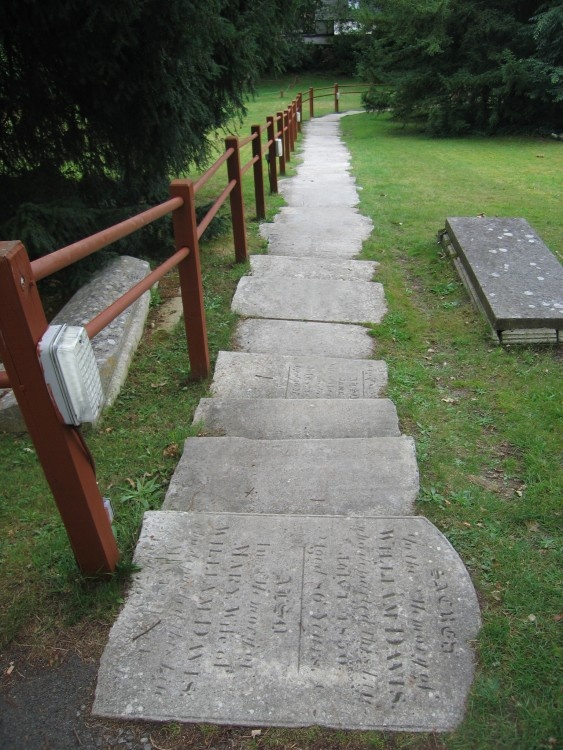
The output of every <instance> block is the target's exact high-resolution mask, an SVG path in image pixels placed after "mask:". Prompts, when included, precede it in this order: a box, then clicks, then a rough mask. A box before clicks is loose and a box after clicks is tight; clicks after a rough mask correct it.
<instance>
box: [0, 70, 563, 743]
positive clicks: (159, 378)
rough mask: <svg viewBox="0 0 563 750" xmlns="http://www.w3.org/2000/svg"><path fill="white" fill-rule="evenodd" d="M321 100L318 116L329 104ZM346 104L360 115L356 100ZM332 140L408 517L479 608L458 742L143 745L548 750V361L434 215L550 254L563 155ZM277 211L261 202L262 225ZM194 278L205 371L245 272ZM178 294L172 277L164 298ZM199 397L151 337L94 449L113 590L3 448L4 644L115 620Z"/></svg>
mask: <svg viewBox="0 0 563 750" xmlns="http://www.w3.org/2000/svg"><path fill="white" fill-rule="evenodd" d="M301 82H302V84H303V85H302V87H301V90H307V88H308V86H309V85H311V79H310V78H307V79H306V80H305V78H303V77H302V81H295V82H294V80H293V77H288V78H287V79H285V80H284V81H281V82H280V81H270V82H266V83H265V84H264V86H262V87H261V88H260V91H259V92H258V96H257V97H256V99H255V100H254V101H253V102H250V103H249V113H248V117H247V118H246V120H245V123H244V126H243V127H242V128H241V131H240V132H241V134H242V135H246V134H248V133H249V128H250V124H253V123H254V122H257V123H260V122H263V121H264V120H265V116H266V115H267V114H273V113H275V111H276V110H277V109H279V108H280V106H281V105H282V104H284V103H285V102H287V101H288V100H290V99H292V98H293V97H294V92H295V93H296V92H297V91H298V90H300V87H299V83H301ZM322 83H323V82H322V81H320V80H317V81H314V82H313V84H312V85H322ZM324 83H325V85H328V84H330V83H332V81H330V80H329V81H324ZM291 84H293V89H292V88H290V86H291ZM282 90H283V91H284V99H282V98H281V96H280V91H282ZM323 102H324V104H323V107H324V105H325V104H326V109H327V110H329V109H330V108H331V106H332V101H331V99H330V98H327V99H325V100H323ZM341 104H342V105H343V107H342V108H346V107H350V108H357V107H358V105H359V97H356V99H355V100H354V101H347V100H346V99H344V100H341ZM322 111H323V110H321V108H320V107H317V113H321V112H322ZM343 131H344V133H345V137H346V140H347V143H348V146H349V148H350V149H351V152H352V158H353V166H354V171H355V173H356V176H357V179H358V183H359V185H360V186H361V187H362V191H361V200H362V203H361V209H362V211H363V212H364V213H366V214H369V215H370V216H372V218H373V220H374V223H375V230H374V233H373V235H372V237H371V239H370V240H369V242H368V243H366V246H365V249H364V257H366V258H370V259H375V260H378V261H379V262H380V263H381V266H380V269H379V272H378V277H379V280H380V281H382V282H383V283H384V286H385V293H386V297H387V300H388V305H389V313H388V315H387V316H386V318H385V320H384V322H383V323H382V324H381V325H380V326H376V327H374V328H373V335H374V338H375V343H376V356H377V357H381V358H383V359H385V360H386V361H387V363H388V365H389V374H390V386H389V395H390V397H391V398H392V399H393V400H394V401H395V403H396V404H397V407H398V410H399V413H400V417H401V422H402V429H403V432H405V433H407V434H411V435H414V437H415V438H416V444H417V450H418V460H419V466H420V472H421V483H422V491H421V495H420V502H419V505H418V512H420V513H421V514H424V515H426V516H428V517H429V518H430V519H431V520H432V521H433V522H434V523H435V524H436V525H437V526H438V527H439V528H440V529H441V530H442V531H444V533H445V534H446V535H447V536H448V538H449V539H450V540H451V541H452V543H453V544H454V546H455V547H456V549H457V550H458V552H459V553H460V554H461V556H462V558H463V559H464V561H465V562H466V564H467V566H468V568H469V570H470V572H471V575H472V577H473V580H474V582H475V585H476V586H477V588H478V591H479V596H480V601H481V605H482V610H483V628H482V631H481V634H480V637H479V641H478V644H477V647H478V659H479V661H478V667H477V676H476V680H475V684H474V688H473V690H472V693H471V697H470V701H469V705H468V711H467V717H466V720H465V721H464V723H463V724H462V725H461V727H460V728H459V729H458V730H457V731H456V732H454V733H452V734H450V735H443V736H440V737H437V736H430V735H406V734H397V735H385V734H381V733H373V732H372V733H358V732H353V733H350V732H330V731H325V730H320V729H317V728H310V729H304V730H282V729H270V730H265V731H263V732H262V733H261V734H260V735H256V736H254V737H252V736H251V733H250V732H249V731H248V730H244V729H228V728H220V727H207V726H205V725H201V726H191V727H190V726H188V727H186V726H181V725H176V724H169V725H165V726H162V727H153V728H152V730H151V731H152V736H153V738H154V741H155V742H156V743H157V745H158V746H162V747H170V748H181V747H208V746H215V747H244V748H259V747H260V748H299V747H301V748H308V749H309V750H320V749H321V748H324V749H326V748H350V749H351V750H352V749H353V750H356V749H359V748H386V749H389V748H416V749H417V750H422V749H423V748H446V747H447V748H452V749H454V748H455V749H456V750H457V749H458V748H465V749H467V750H469V749H470V748H471V749H472V748H483V749H484V748H530V750H531V749H532V748H551V747H556V746H557V741H558V740H557V739H556V738H557V737H558V731H559V728H560V727H559V726H558V723H557V722H558V714H557V693H556V689H557V683H558V671H557V655H558V654H557V651H556V643H557V635H558V633H557V628H558V627H559V626H558V622H559V617H558V615H559V612H560V603H559V601H558V598H557V596H558V588H557V586H558V583H559V570H560V567H558V562H560V552H561V537H560V531H559V529H560V506H559V500H560V497H561V485H562V482H561V466H560V446H561V395H560V394H561V391H560V350H559V349H556V348H550V347H512V348H501V347H498V346H496V345H494V344H493V342H492V340H491V338H490V335H489V332H488V330H487V328H486V326H485V324H484V322H483V320H482V319H481V317H480V316H479V315H478V314H477V313H476V312H475V311H474V310H473V308H472V307H471V305H470V303H469V301H468V298H467V294H466V293H465V291H464V289H463V287H462V286H461V284H460V283H459V280H458V279H457V277H456V275H455V272H454V270H453V268H452V265H451V263H450V261H449V260H448V259H447V258H446V257H445V256H444V254H443V252H442V250H441V248H440V247H439V245H438V244H437V241H436V234H437V232H438V231H439V230H440V229H441V228H442V227H443V226H444V219H445V217H446V216H452V215H475V214H478V213H481V212H484V213H486V214H488V215H495V214H498V215H507V216H523V217H525V218H526V219H528V220H529V221H530V223H531V224H532V225H533V226H534V227H535V228H536V230H537V231H538V232H539V233H540V235H541V236H542V237H543V238H544V240H545V241H546V242H547V243H548V244H549V245H550V246H551V248H552V249H553V250H554V251H558V252H561V250H562V248H561V245H560V228H561V219H560V214H559V207H560V204H561V181H560V175H561V172H562V167H563V157H562V152H561V146H560V144H558V143H555V142H551V141H539V140H535V139H522V138H520V139H510V138H506V139H495V140H486V139H475V138H471V139H459V140H444V141H433V140H429V139H426V138H424V137H422V136H420V135H418V134H417V133H416V132H413V131H410V130H405V129H402V128H399V127H398V126H396V125H394V124H392V123H390V122H389V121H388V120H387V119H385V118H377V117H374V116H371V115H362V116H360V117H350V118H346V119H345V120H344V121H343ZM217 137H218V140H219V141H220V140H221V139H222V137H223V136H222V134H221V135H218V136H217ZM294 163H295V161H293V162H292V164H294ZM221 179H222V178H221V177H220V176H218V177H217V181H218V182H219V181H220V180H221ZM218 182H217V183H216V184H218ZM213 189H214V185H213V184H212V185H210V188H209V194H212V191H213ZM208 198H209V195H202V196H201V199H202V200H204V199H208ZM245 200H246V206H247V218H248V220H249V228H250V233H249V238H250V243H251V250H252V252H261V251H262V250H263V244H262V243H261V241H260V239H259V238H258V236H257V231H256V230H257V224H256V222H254V221H252V217H253V211H252V204H253V196H252V185H251V179H250V178H249V179H247V181H246V186H245ZM280 203H281V201H280V199H279V198H277V197H275V196H272V197H271V198H269V199H268V212H269V215H271V214H272V213H273V212H274V211H275V210H276V209H277V207H279V205H280ZM202 264H203V273H204V283H205V291H206V308H207V315H208V327H209V336H210V347H211V352H212V357H213V358H214V357H215V356H216V353H217V351H218V350H219V349H221V348H229V347H230V339H231V335H232V330H233V326H234V322H235V318H234V316H233V315H232V313H231V312H230V300H231V297H232V293H233V291H234V288H235V286H236V283H237V280H238V279H239V278H240V276H241V275H242V274H243V273H245V272H246V267H245V266H236V265H235V264H234V262H233V250H232V245H231V240H230V236H229V234H228V233H227V234H224V235H222V236H221V237H219V238H218V239H216V240H214V241H213V242H209V243H204V246H203V250H202ZM175 284H176V281H175V279H174V278H171V279H169V280H168V281H167V283H166V284H164V285H162V287H161V292H160V296H161V297H163V298H164V297H166V295H167V294H168V289H169V288H170V289H171V290H172V291H174V287H175ZM158 296H159V295H155V305H154V307H153V309H152V310H151V321H152V322H154V321H155V320H156V319H157V317H158V314H159V306H158ZM207 387H208V384H207V383H202V384H194V383H192V382H190V381H189V368H188V363H187V352H186V345H185V339H184V336H183V332H182V330H181V327H178V328H177V329H176V330H175V331H173V332H172V333H165V332H162V331H158V330H157V329H152V328H151V326H150V324H149V327H148V329H147V335H146V336H145V337H144V340H143V342H142V344H141V346H140V348H139V350H138V353H137V356H136V357H135V360H134V363H133V367H132V369H131V371H130V375H129V377H128V380H127V383H126V385H125V387H124V389H123V390H122V392H121V394H120V397H119V399H118V401H117V402H116V404H115V406H114V407H113V408H112V409H111V410H110V411H109V412H108V413H107V414H106V415H105V417H104V420H103V423H102V425H101V426H100V428H99V429H98V430H96V431H89V432H88V434H87V440H88V443H89V445H90V448H91V450H92V453H93V455H94V457H95V459H96V462H97V471H98V477H99V481H100V487H101V489H102V491H103V494H104V495H109V496H110V497H111V498H112V501H113V504H114V507H115V511H116V525H115V528H116V534H117V537H118V542H119V546H120V549H121V552H122V563H121V565H120V570H119V573H118V575H116V576H115V578H114V580H112V581H110V582H104V583H100V582H97V581H94V580H84V578H82V577H81V576H80V575H79V573H78V572H77V570H76V567H75V564H74V560H73V558H72V553H71V552H70V549H69V546H68V542H67V539H66V535H65V533H64V529H63V528H62V525H61V522H60V519H59V518H58V516H57V513H56V511H55V508H54V504H53V502H52V499H51V497H50V494H49V491H48V488H47V487H46V484H45V482H44V480H43V478H42V474H41V471H40V467H39V466H38V463H37V460H36V457H35V453H34V450H33V446H32V445H31V444H30V442H29V440H28V438H27V437H26V436H16V437H14V436H12V435H1V434H0V460H1V466H2V481H1V483H0V493H1V501H0V561H1V563H2V571H3V576H2V583H1V584H0V635H1V641H0V643H1V647H7V646H9V645H10V644H11V645H16V644H19V643H22V642H24V643H26V644H30V645H36V646H37V647H38V648H40V647H41V644H44V643H53V642H55V643H56V642H57V640H60V639H61V638H63V637H64V634H71V633H72V629H73V627H79V628H80V631H79V632H80V633H81V637H83V636H84V632H85V629H86V630H88V628H90V629H92V630H93V629H95V628H96V627H98V626H99V623H101V626H100V627H102V629H103V628H105V627H107V624H108V623H110V622H111V621H112V620H113V618H114V616H115V613H116V611H117V608H118V606H119V603H120V601H121V597H122V592H123V586H124V582H126V580H127V577H128V573H129V571H130V566H131V563H130V561H131V554H132V550H133V548H134V545H135V541H136V538H137V534H138V529H139V524H140V520H141V517H142V514H143V512H144V510H146V509H147V508H156V507H159V505H160V503H161V501H162V498H163V496H164V492H165V489H166V485H167V482H168V480H169V478H170V476H171V474H172V472H173V470H174V468H175V465H176V463H177V461H178V458H179V455H180V452H181V450H182V443H183V440H184V439H185V438H186V437H187V436H188V435H190V434H192V432H193V428H192V427H191V418H192V414H193V410H194V408H195V406H196V404H197V402H198V400H199V398H200V397H201V396H202V395H205V394H206V392H207ZM69 637H71V636H69Z"/></svg>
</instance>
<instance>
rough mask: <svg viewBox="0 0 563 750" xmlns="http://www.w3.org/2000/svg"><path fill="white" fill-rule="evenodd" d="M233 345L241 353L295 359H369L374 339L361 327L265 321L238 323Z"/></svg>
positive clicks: (257, 319) (263, 319) (249, 319)
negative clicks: (281, 355)
mask: <svg viewBox="0 0 563 750" xmlns="http://www.w3.org/2000/svg"><path fill="white" fill-rule="evenodd" d="M234 342H235V345H236V347H237V349H239V350H240V351H243V352H256V353H262V354H288V355H295V356H298V357H311V356H313V357H315V356H316V357H344V358H347V359H369V358H370V357H371V356H372V355H373V349H374V339H373V337H372V336H370V335H369V333H368V330H367V328H364V327H363V326H358V325H351V324H349V323H312V322H303V321H298V320H266V319H265V318H254V319H252V318H248V319H247V320H239V322H238V323H237V327H236V331H235V337H234Z"/></svg>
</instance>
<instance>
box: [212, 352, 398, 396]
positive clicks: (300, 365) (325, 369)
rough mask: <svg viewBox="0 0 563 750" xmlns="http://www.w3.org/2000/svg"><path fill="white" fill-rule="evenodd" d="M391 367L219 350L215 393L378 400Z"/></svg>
mask: <svg viewBox="0 0 563 750" xmlns="http://www.w3.org/2000/svg"><path fill="white" fill-rule="evenodd" d="M386 385H387V365H386V364H385V362H382V361H378V360H344V359H338V358H336V357H334V358H333V357H290V356H284V355H273V354H250V353H246V352H219V356H218V357H217V364H216V365H215V376H214V378H213V383H212V385H211V392H212V393H213V395H214V396H218V397H220V398H378V397H379V396H380V395H381V391H382V390H383V388H384V387H385V386H386Z"/></svg>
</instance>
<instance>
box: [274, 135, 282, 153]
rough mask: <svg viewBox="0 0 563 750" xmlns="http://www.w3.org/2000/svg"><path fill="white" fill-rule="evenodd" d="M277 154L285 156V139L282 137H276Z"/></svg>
mask: <svg viewBox="0 0 563 750" xmlns="http://www.w3.org/2000/svg"><path fill="white" fill-rule="evenodd" d="M276 156H283V141H282V139H281V138H276Z"/></svg>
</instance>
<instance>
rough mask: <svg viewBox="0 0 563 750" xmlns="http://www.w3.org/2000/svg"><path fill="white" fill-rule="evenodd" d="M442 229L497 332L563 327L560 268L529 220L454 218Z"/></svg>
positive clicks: (562, 280) (562, 286)
mask: <svg viewBox="0 0 563 750" xmlns="http://www.w3.org/2000/svg"><path fill="white" fill-rule="evenodd" d="M446 230H447V232H448V236H449V239H450V241H451V243H452V245H453V247H454V248H455V250H456V252H457V254H458V257H459V260H460V262H461V263H462V264H463V267H464V271H465V273H466V275H467V278H468V280H469V282H470V283H471V285H472V287H473V291H474V292H475V294H476V295H477V297H478V299H479V302H480V304H481V306H482V308H483V309H484V311H485V314H486V316H487V318H488V320H489V322H490V324H491V326H492V327H493V328H494V329H495V330H496V331H500V332H502V331H503V330H507V329H508V330H515V329H533V328H552V329H559V330H560V329H561V328H563V268H562V266H561V264H560V263H559V261H558V260H557V258H556V257H555V256H554V255H553V253H551V251H550V250H549V248H548V247H547V246H546V245H545V243H544V242H543V241H542V240H541V239H540V237H539V236H538V234H537V233H536V232H535V230H534V229H533V228H532V227H531V226H530V225H529V224H528V222H527V221H525V220H524V219H510V218H488V217H483V218H479V217H452V218H448V219H447V220H446Z"/></svg>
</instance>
